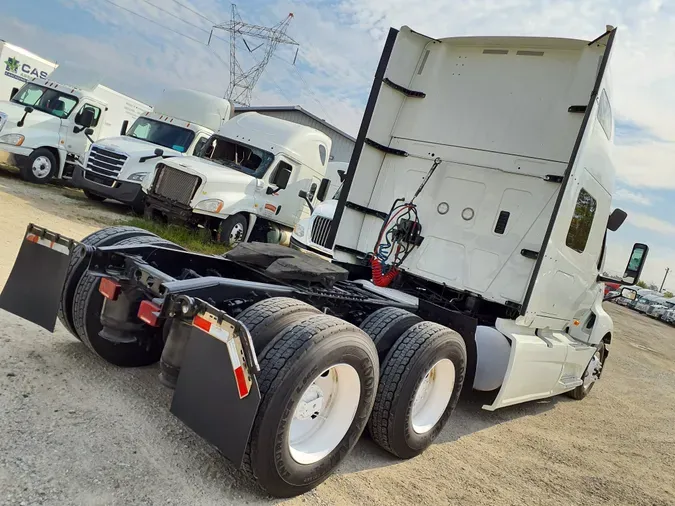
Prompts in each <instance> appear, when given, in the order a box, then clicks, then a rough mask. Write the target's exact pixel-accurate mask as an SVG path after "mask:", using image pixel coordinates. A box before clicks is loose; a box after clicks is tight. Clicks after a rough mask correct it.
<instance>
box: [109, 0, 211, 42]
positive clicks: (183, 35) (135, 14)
mask: <svg viewBox="0 0 675 506" xmlns="http://www.w3.org/2000/svg"><path fill="white" fill-rule="evenodd" d="M103 1H104V2H108V3H109V4H111V5H114V6H115V7H117V8H118V9H122V10H123V11H127V12H129V13H130V14H133V15H134V16H138V17H139V18H142V19H145V20H146V21H149V22H150V23H153V24H155V25H157V26H159V27H161V28H164V29H165V30H168V31H170V32H172V33H175V34H176V35H180V36H181V37H185V38H186V39H190V40H192V41H194V42H197V43H199V44H203V45H206V44H204V43H203V42H202V41H201V40H198V39H195V38H194V37H190V36H189V35H185V34H184V33H181V32H178V31H176V30H174V29H173V28H169V27H168V26H166V25H163V24H161V23H158V22H157V21H155V20H154V19H151V18H148V17H146V16H143V15H142V14H139V13H138V12H135V11H132V10H131V9H127V8H126V7H122V6H121V5H119V4H116V3H115V2H113V1H112V0H103Z"/></svg>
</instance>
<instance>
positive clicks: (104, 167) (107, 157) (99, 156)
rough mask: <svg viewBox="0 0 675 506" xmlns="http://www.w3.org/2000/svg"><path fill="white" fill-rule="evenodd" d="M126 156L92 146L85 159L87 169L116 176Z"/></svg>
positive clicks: (104, 174)
mask: <svg viewBox="0 0 675 506" xmlns="http://www.w3.org/2000/svg"><path fill="white" fill-rule="evenodd" d="M127 158H128V156H127V155H124V154H121V153H116V152H114V151H109V150H107V149H103V148H100V147H98V146H92V147H91V150H90V151H89V158H88V159H87V169H88V170H91V171H93V172H96V173H97V174H101V175H103V176H107V177H113V178H116V177H117V176H118V175H119V173H120V170H122V167H123V166H124V162H126V161H127Z"/></svg>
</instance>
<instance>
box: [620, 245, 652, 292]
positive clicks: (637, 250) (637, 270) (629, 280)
mask: <svg viewBox="0 0 675 506" xmlns="http://www.w3.org/2000/svg"><path fill="white" fill-rule="evenodd" d="M647 253H649V246H647V245H646V244H641V243H635V244H634V245H633V251H632V252H631V254H630V260H628V265H627V266H626V270H625V271H624V274H623V278H621V282H622V283H626V284H627V285H635V284H637V282H638V281H639V280H640V274H642V269H643V268H644V266H645V262H646V261H647Z"/></svg>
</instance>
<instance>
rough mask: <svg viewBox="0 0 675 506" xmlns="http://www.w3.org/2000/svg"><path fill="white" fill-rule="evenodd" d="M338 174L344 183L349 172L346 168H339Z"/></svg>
mask: <svg viewBox="0 0 675 506" xmlns="http://www.w3.org/2000/svg"><path fill="white" fill-rule="evenodd" d="M337 173H338V176H340V182H341V183H343V182H344V180H345V177H347V173H346V172H345V171H344V170H338V171H337Z"/></svg>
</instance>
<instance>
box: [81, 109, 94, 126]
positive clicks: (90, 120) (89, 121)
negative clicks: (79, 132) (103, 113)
mask: <svg viewBox="0 0 675 506" xmlns="http://www.w3.org/2000/svg"><path fill="white" fill-rule="evenodd" d="M94 119H95V118H94V111H93V110H91V109H84V110H83V111H82V113H81V114H80V118H79V120H78V121H77V124H78V125H80V126H82V127H84V128H89V127H91V126H93V125H94Z"/></svg>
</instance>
